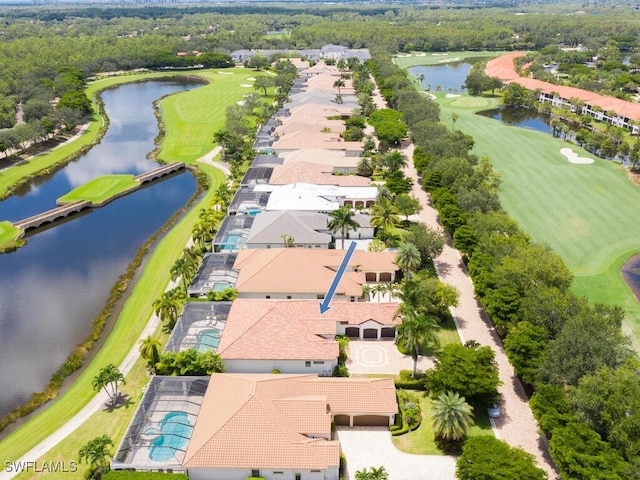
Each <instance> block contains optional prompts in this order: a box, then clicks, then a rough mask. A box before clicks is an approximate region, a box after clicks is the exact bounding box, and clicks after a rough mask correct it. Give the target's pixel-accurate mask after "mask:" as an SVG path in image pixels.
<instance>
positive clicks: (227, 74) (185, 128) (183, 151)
mask: <svg viewBox="0 0 640 480" xmlns="http://www.w3.org/2000/svg"><path fill="white" fill-rule="evenodd" d="M198 76H200V77H202V78H205V79H207V80H208V81H209V82H210V83H209V84H208V85H205V86H203V87H200V88H196V89H193V90H190V91H188V92H183V93H181V94H180V95H172V96H170V97H168V98H166V99H165V100H164V101H163V102H162V105H161V108H162V115H163V121H164V125H165V128H166V130H167V134H166V137H165V140H164V141H163V142H162V149H161V150H160V154H159V158H160V159H161V160H166V161H172V162H186V163H189V162H193V161H195V160H196V159H198V158H199V157H201V156H202V155H204V154H205V153H207V152H209V151H210V150H211V149H212V148H213V147H214V143H213V134H214V133H215V132H216V131H217V130H220V129H221V128H222V127H223V126H224V123H225V110H226V108H227V106H228V105H230V104H232V103H235V102H237V101H240V100H242V96H243V95H246V94H247V93H256V91H255V90H254V89H253V86H252V85H253V82H252V81H251V80H248V79H249V78H255V76H256V72H255V71H253V70H247V69H244V68H242V69H240V68H235V69H227V70H224V71H223V73H218V72H217V71H214V70H207V71H205V72H202V73H198ZM243 85H245V86H243Z"/></svg>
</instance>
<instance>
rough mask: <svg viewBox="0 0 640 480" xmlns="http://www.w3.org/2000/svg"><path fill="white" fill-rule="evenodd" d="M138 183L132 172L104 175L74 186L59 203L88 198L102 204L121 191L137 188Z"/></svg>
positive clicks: (96, 203) (92, 201)
mask: <svg viewBox="0 0 640 480" xmlns="http://www.w3.org/2000/svg"><path fill="white" fill-rule="evenodd" d="M138 185H140V182H138V181H137V180H134V178H133V175H131V174H121V175H103V176H102V177H98V178H94V179H93V180H90V181H88V182H87V183H85V184H84V185H80V186H79V187H77V188H74V189H73V190H71V191H70V192H69V193H67V194H66V195H63V196H62V197H60V198H59V199H58V203H73V202H77V201H79V200H88V201H90V202H91V203H93V204H94V205H100V204H102V203H104V202H106V201H107V200H109V199H111V198H113V197H114V196H116V195H118V194H120V193H124V192H126V191H127V190H131V189H133V188H136V187H137V186H138Z"/></svg>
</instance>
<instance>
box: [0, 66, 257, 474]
mask: <svg viewBox="0 0 640 480" xmlns="http://www.w3.org/2000/svg"><path fill="white" fill-rule="evenodd" d="M243 73H246V75H244V76H242V75H238V76H235V74H234V75H228V76H224V75H218V74H215V73H212V72H198V74H199V75H200V74H202V75H203V76H211V77H212V78H213V77H216V76H217V77H220V78H222V79H223V80H224V79H227V78H234V79H235V81H236V82H237V83H244V80H246V77H250V76H251V74H250V73H249V72H248V71H247V72H243ZM166 76H167V75H162V74H150V75H146V76H135V77H113V78H109V79H106V80H100V81H98V82H95V83H94V84H92V85H91V86H90V87H89V90H90V91H95V90H97V89H100V88H106V87H108V86H112V85H116V84H119V83H125V82H127V81H136V80H137V81H139V80H144V79H147V78H154V77H166ZM203 88H206V87H203ZM198 90H201V89H196V90H194V91H198ZM226 91H227V96H218V97H215V98H217V101H219V102H221V103H222V105H220V104H218V105H215V106H214V105H209V109H208V110H209V111H213V110H216V111H221V112H224V110H225V108H226V106H227V105H229V104H232V103H235V102H237V101H239V100H240V99H241V97H242V95H243V94H244V93H248V92H249V91H253V89H250V88H247V87H242V89H240V88H237V89H235V90H233V89H232V88H231V87H230V86H228V87H227V90H226ZM188 93H191V92H182V93H179V94H176V95H174V96H171V97H168V98H167V99H165V101H164V102H163V104H162V109H163V114H164V115H166V117H167V118H168V119H169V121H165V122H164V123H165V128H166V129H167V133H168V135H170V136H172V138H173V139H174V140H173V142H174V143H173V145H174V147H173V148H174V149H176V150H178V151H180V150H182V149H181V147H180V146H179V144H178V143H177V142H178V140H179V139H180V138H181V139H182V141H183V142H186V143H188V144H189V143H190V142H193V141H194V139H196V138H198V139H200V140H199V141H200V142H201V143H200V145H199V149H200V151H201V152H203V153H204V152H206V151H209V150H211V148H213V144H212V143H211V141H210V138H211V136H212V135H213V131H214V127H212V119H211V118H210V119H209V121H208V122H201V121H199V119H198V118H197V117H192V116H189V115H186V113H187V112H184V111H182V115H179V114H174V113H173V112H172V109H173V108H174V107H173V105H174V103H173V102H176V97H179V96H181V95H185V94H188ZM168 100H170V101H172V102H167V101H168ZM209 100H210V101H214V96H213V95H212V96H211V97H210V98H209ZM177 105H178V106H177V107H175V108H183V109H184V108H188V106H187V107H185V106H184V105H183V104H181V102H177ZM180 105H182V106H181V107H180ZM214 107H215V108H214ZM203 108H204V107H203ZM172 119H179V122H178V123H179V125H180V126H181V127H182V128H184V131H185V132H187V131H191V130H199V131H201V132H202V133H201V134H200V135H199V136H190V135H185V136H184V137H176V136H175V135H173V131H172V128H174V127H175V125H174V124H173V123H172V122H171V120H172ZM189 122H191V123H192V124H193V125H192V126H190V125H189ZM92 125H93V124H92ZM96 125H97V123H96ZM206 125H208V127H207V126H206ZM206 128H210V129H211V130H209V132H208V135H205V134H204V132H205V130H206ZM96 132H97V127H96ZM85 135H86V134H85ZM207 136H208V139H209V141H205V137H207ZM79 146H80V144H76V145H75V147H74V148H79ZM69 148H70V152H71V151H72V149H71V147H69ZM199 156H200V154H199V153H195V152H194V153H193V154H192V155H183V156H182V157H181V158H179V159H180V160H182V161H185V160H186V159H187V158H188V159H189V160H190V161H193V160H194V159H196V158H198V157H199ZM170 157H171V154H166V157H165V158H170ZM171 159H172V160H173V159H174V158H171ZM176 160H177V159H176ZM199 168H201V169H202V170H203V171H204V172H205V173H206V174H207V175H208V176H209V177H210V183H211V189H210V190H209V191H208V192H207V194H206V195H205V196H204V197H203V198H202V199H201V200H200V202H199V203H198V204H197V205H195V206H194V208H192V209H191V210H190V212H189V213H188V214H187V215H185V216H184V217H183V218H182V220H181V221H180V222H179V224H178V225H177V226H176V227H174V229H172V230H171V232H169V233H168V234H166V235H165V236H164V238H163V239H162V240H161V241H160V242H159V243H158V245H157V247H156V248H155V249H154V251H153V253H152V255H151V256H150V258H149V261H148V263H147V264H146V266H145V268H144V271H143V274H142V275H141V277H140V279H139V280H138V281H137V283H136V285H135V287H134V289H133V292H132V294H131V295H130V297H129V298H128V299H127V301H126V303H125V304H124V307H123V310H122V312H121V314H120V316H119V317H118V321H117V322H116V324H115V326H114V328H113V331H112V332H111V334H110V335H109V337H108V339H107V340H106V342H105V344H104V346H103V347H102V348H101V349H100V351H99V352H98V353H97V354H96V357H95V359H94V360H93V361H92V362H91V363H90V364H89V365H88V366H87V367H86V369H85V370H84V371H83V372H82V373H81V374H80V376H79V377H78V378H77V379H76V381H75V382H74V383H73V385H71V386H70V387H69V389H68V390H67V391H66V392H65V393H64V394H63V395H62V396H60V397H59V398H58V399H56V400H55V401H54V402H52V403H51V404H50V405H49V406H48V407H47V408H46V409H45V410H43V411H42V412H41V413H40V414H39V415H37V416H35V417H33V418H32V419H30V420H29V421H28V422H26V423H25V424H24V425H23V426H22V427H21V428H19V429H18V430H16V431H15V432H13V433H11V434H10V435H8V436H7V437H6V438H5V439H4V440H2V441H1V442H0V451H1V452H2V458H3V459H5V460H10V459H16V458H19V457H20V456H21V455H22V454H24V453H26V452H27V451H28V450H29V449H31V448H33V447H34V446H35V445H36V444H38V443H39V442H40V441H42V440H43V439H44V438H46V437H47V436H48V435H50V434H51V433H52V432H54V431H55V430H57V429H58V428H59V427H60V426H61V425H63V424H64V423H65V422H66V421H67V420H69V419H70V418H71V417H72V416H73V415H75V414H76V413H77V412H78V411H79V410H80V409H81V408H82V407H83V406H84V405H85V404H86V403H87V402H88V401H89V400H90V399H91V398H92V397H93V395H94V392H93V389H92V388H91V382H92V379H93V378H94V377H95V375H96V374H97V372H98V370H99V369H100V368H102V367H103V366H104V365H106V364H108V363H113V364H115V365H119V364H120V363H121V362H122V360H123V359H124V357H125V356H126V354H127V353H128V351H129V350H130V348H131V347H132V346H134V344H135V342H136V340H137V338H138V336H139V333H140V331H141V330H142V328H143V326H144V325H145V324H146V322H147V321H148V319H149V317H150V316H151V313H152V307H151V304H152V302H153V301H154V300H155V299H156V298H158V297H159V296H160V294H161V293H162V292H163V291H164V288H165V286H166V285H167V283H168V281H169V277H170V274H169V269H170V267H171V265H172V264H173V262H174V260H175V259H176V258H178V257H179V256H180V254H181V253H182V250H183V248H184V246H185V244H186V243H187V240H188V239H189V237H190V236H191V228H192V226H193V224H194V223H195V222H196V221H197V220H198V213H199V210H200V209H201V208H205V207H206V206H207V205H208V204H209V203H210V202H211V199H212V197H213V192H214V191H215V189H216V188H217V186H218V185H219V184H220V183H221V182H223V181H224V175H223V174H222V172H220V171H219V170H218V169H215V168H213V167H210V166H207V165H199ZM10 170H12V169H10ZM0 180H2V179H0ZM132 384H136V383H135V382H133V383H132ZM125 391H126V390H125ZM136 391H139V390H136V389H132V390H131V392H132V393H131V395H132V398H133V399H134V400H136V396H135V392H136ZM118 413H120V412H118ZM122 414H123V415H125V417H126V418H122V419H119V420H115V418H116V416H115V415H114V416H112V417H105V413H104V412H100V413H98V414H96V416H95V417H96V418H92V419H90V420H89V422H90V423H89V424H87V425H86V426H83V427H82V428H81V429H80V430H78V432H80V433H79V434H78V435H76V434H74V435H72V436H70V437H69V438H68V439H67V440H65V441H64V442H63V444H61V446H60V447H56V451H58V449H59V448H60V449H62V450H59V451H60V452H62V453H59V454H56V455H65V456H66V455H72V457H71V458H69V457H66V460H75V459H76V455H75V454H72V453H71V452H77V451H78V449H79V448H80V447H81V446H82V444H83V443H84V442H85V441H86V436H87V435H92V436H95V435H98V434H101V433H102V432H103V430H102V427H103V426H105V425H107V426H108V428H107V429H106V430H107V431H108V432H111V433H113V435H114V437H113V439H114V441H115V442H116V444H117V443H118V442H119V441H120V436H121V435H122V433H123V432H124V429H125V428H126V425H127V424H128V421H129V420H128V419H129V418H130V416H131V415H132V414H133V408H129V409H123V410H122ZM92 422H93V423H92ZM82 432H85V433H84V434H83V433H82ZM83 435H84V436H83ZM45 458H46V459H47V460H50V457H49V454H47V455H45V457H43V459H45ZM41 460H42V459H41ZM83 470H84V469H82V470H80V471H79V472H78V473H76V474H74V475H71V474H66V478H81V476H82V471H83ZM70 475H71V476H70Z"/></svg>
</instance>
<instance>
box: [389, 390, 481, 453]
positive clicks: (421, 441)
mask: <svg viewBox="0 0 640 480" xmlns="http://www.w3.org/2000/svg"><path fill="white" fill-rule="evenodd" d="M417 395H419V397H420V409H421V411H422V423H421V424H420V426H419V427H418V428H417V429H415V430H413V431H411V432H408V433H405V434H404V435H399V436H397V437H392V441H393V444H394V445H395V446H396V447H397V448H398V450H401V451H403V452H406V453H413V454H415V455H444V453H443V452H442V450H440V449H439V448H438V447H437V446H436V444H435V442H434V440H433V428H432V426H431V399H430V398H429V397H428V396H427V395H424V394H423V392H418V393H417ZM474 420H475V425H474V426H473V427H472V428H471V430H470V431H469V436H470V437H471V436H479V435H491V436H493V430H492V429H491V424H490V423H489V418H488V417H487V415H486V413H485V412H476V414H475V416H474Z"/></svg>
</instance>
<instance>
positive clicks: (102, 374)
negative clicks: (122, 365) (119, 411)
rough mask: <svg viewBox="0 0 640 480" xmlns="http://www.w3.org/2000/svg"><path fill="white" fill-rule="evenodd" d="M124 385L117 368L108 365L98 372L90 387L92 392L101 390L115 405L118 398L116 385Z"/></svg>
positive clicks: (122, 376) (111, 364) (122, 377)
mask: <svg viewBox="0 0 640 480" xmlns="http://www.w3.org/2000/svg"><path fill="white" fill-rule="evenodd" d="M125 383H126V382H125V379H124V375H122V373H121V372H120V370H118V367H116V366H115V365H114V364H113V363H110V364H108V365H107V366H106V367H104V368H102V369H101V370H100V371H99V372H98V375H96V376H95V377H94V379H93V382H92V384H91V385H92V386H93V389H94V390H100V389H103V390H104V391H105V393H106V394H107V395H108V396H109V399H110V400H111V402H113V403H115V401H116V398H118V385H119V384H123V385H124V384H125Z"/></svg>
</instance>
